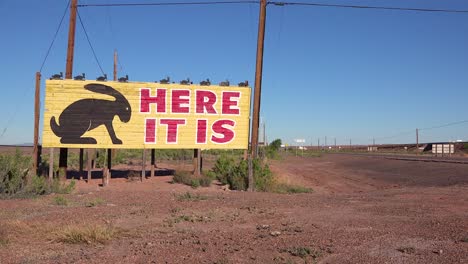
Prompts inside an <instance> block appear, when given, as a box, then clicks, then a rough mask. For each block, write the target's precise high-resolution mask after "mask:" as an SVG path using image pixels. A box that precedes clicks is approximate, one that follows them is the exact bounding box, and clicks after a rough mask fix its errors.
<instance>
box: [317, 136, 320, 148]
mask: <svg viewBox="0 0 468 264" xmlns="http://www.w3.org/2000/svg"><path fill="white" fill-rule="evenodd" d="M317 150H320V138H317Z"/></svg>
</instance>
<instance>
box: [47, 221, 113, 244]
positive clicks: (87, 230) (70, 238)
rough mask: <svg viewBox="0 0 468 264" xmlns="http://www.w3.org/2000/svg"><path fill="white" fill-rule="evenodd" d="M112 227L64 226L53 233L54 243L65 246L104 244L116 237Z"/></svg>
mask: <svg viewBox="0 0 468 264" xmlns="http://www.w3.org/2000/svg"><path fill="white" fill-rule="evenodd" d="M118 234H119V232H118V231H117V230H116V229H115V228H114V227H112V226H108V225H106V226H100V225H92V226H66V227H64V228H62V229H61V230H59V231H58V232H56V233H55V235H56V241H58V242H62V243H67V244H104V243H106V242H108V241H110V240H112V239H114V238H116V237H117V236H118Z"/></svg>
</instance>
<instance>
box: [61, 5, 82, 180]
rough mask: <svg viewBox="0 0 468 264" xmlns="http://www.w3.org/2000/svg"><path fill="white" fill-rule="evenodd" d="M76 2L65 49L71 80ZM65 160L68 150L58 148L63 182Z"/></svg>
mask: <svg viewBox="0 0 468 264" xmlns="http://www.w3.org/2000/svg"><path fill="white" fill-rule="evenodd" d="M77 5H78V0H72V1H71V6H70V26H69V28H68V48H67V65H66V70H65V79H71V78H72V75H73V54H74V50H75V29H76V8H77ZM67 158H68V149H67V148H60V159H59V178H60V179H62V180H65V179H66V178H67Z"/></svg>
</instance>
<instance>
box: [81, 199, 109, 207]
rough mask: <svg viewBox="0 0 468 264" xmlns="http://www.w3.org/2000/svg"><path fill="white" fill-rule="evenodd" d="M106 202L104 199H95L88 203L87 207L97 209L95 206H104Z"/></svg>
mask: <svg viewBox="0 0 468 264" xmlns="http://www.w3.org/2000/svg"><path fill="white" fill-rule="evenodd" d="M105 202H106V201H105V200H104V199H102V198H95V199H93V200H91V201H88V202H87V203H86V204H85V206H86V207H95V206H98V205H101V204H104V203H105Z"/></svg>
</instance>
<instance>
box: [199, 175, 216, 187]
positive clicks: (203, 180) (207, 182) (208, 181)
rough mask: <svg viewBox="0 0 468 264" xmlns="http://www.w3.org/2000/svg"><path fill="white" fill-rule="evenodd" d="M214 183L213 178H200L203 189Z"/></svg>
mask: <svg viewBox="0 0 468 264" xmlns="http://www.w3.org/2000/svg"><path fill="white" fill-rule="evenodd" d="M212 181H213V180H212V179H211V177H207V176H203V177H201V178H200V185H201V186H203V187H210V185H211V182H212Z"/></svg>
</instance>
